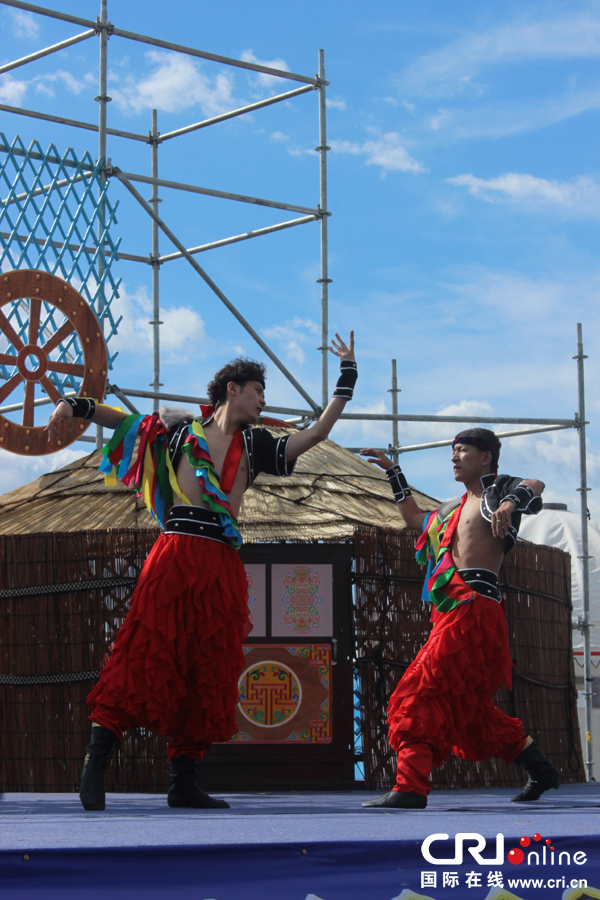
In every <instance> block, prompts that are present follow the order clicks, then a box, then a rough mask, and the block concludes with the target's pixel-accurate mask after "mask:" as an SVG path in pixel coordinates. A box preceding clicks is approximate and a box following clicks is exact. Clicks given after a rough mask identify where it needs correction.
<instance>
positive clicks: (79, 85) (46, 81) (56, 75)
mask: <svg viewBox="0 0 600 900" xmlns="http://www.w3.org/2000/svg"><path fill="white" fill-rule="evenodd" d="M57 82H58V83H59V84H63V85H64V86H65V87H66V88H67V90H68V91H70V92H71V93H72V94H75V95H77V94H80V93H81V92H82V90H83V89H84V88H85V87H87V85H86V79H85V78H84V79H83V80H82V81H78V80H77V78H75V76H74V75H72V74H71V73H70V72H65V71H63V70H62V69H61V70H60V71H58V72H52V73H50V74H48V75H39V76H36V77H35V78H32V79H31V82H30V83H31V84H35V88H36V90H37V91H40V92H41V93H44V94H48V95H49V96H50V97H54V90H53V85H54V84H56V83H57Z"/></svg>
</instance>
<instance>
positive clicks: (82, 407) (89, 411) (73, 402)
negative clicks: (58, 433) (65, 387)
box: [58, 397, 96, 420]
mask: <svg viewBox="0 0 600 900" xmlns="http://www.w3.org/2000/svg"><path fill="white" fill-rule="evenodd" d="M61 401H62V402H63V403H68V404H69V406H70V407H71V409H72V410H73V415H74V416H75V417H76V418H78V419H88V420H89V419H93V418H94V413H95V412H96V401H95V400H92V398H91V397H61V398H60V400H59V401H58V402H59V403H60V402H61Z"/></svg>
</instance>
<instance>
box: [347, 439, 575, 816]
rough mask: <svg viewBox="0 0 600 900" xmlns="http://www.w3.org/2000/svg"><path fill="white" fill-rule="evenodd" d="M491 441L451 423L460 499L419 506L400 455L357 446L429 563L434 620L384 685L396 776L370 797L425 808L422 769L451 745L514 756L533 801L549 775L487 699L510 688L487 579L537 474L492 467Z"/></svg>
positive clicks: (492, 578) (472, 755)
mask: <svg viewBox="0 0 600 900" xmlns="http://www.w3.org/2000/svg"><path fill="white" fill-rule="evenodd" d="M500 446H501V445H500V441H499V440H498V438H497V437H496V435H495V434H494V433H493V432H492V431H488V430H487V429H486V428H470V429H467V430H466V431H461V432H460V434H457V435H456V437H455V438H454V442H453V444H452V466H453V469H454V478H455V480H456V481H462V482H463V484H464V485H465V487H466V489H467V491H466V493H465V494H464V496H463V497H462V499H461V500H452V501H449V502H448V503H445V504H443V505H442V506H441V507H440V508H439V509H438V510H436V511H435V512H433V513H429V514H425V513H423V512H422V511H421V510H420V509H419V507H418V506H417V504H416V502H415V500H414V498H413V496H412V492H411V490H410V488H409V486H408V483H407V481H406V478H405V476H404V474H403V472H402V470H401V469H400V466H398V465H394V464H393V463H392V461H391V460H390V459H388V458H387V456H385V454H384V453H382V452H381V451H380V450H372V449H371V450H362V451H361V453H362V455H363V456H369V457H370V459H369V462H371V463H375V464H377V465H379V466H381V468H382V469H385V470H386V474H387V477H388V479H389V481H390V485H391V487H392V490H393V491H394V497H395V499H396V502H397V503H398V509H399V510H400V515H401V516H402V518H403V519H404V522H405V523H406V525H407V526H408V527H409V528H414V529H415V530H417V531H421V532H422V534H421V537H420V538H419V539H418V541H417V560H418V561H419V562H423V563H427V562H428V563H429V566H428V571H427V576H426V581H425V588H424V592H423V594H424V599H425V600H431V601H432V603H433V615H432V621H433V630H432V632H431V635H430V636H429V639H428V640H427V642H426V644H425V645H424V646H423V647H422V648H421V650H420V651H419V653H418V654H417V656H416V658H415V660H414V661H413V662H412V663H411V665H410V666H409V667H408V669H407V670H406V673H405V674H404V676H403V677H402V680H401V681H400V683H399V685H398V686H397V688H396V690H395V691H394V693H393V694H392V697H391V699H390V704H389V709H388V723H389V737H390V743H391V745H392V747H393V748H394V750H397V751H398V769H397V778H396V784H395V785H394V787H393V788H392V790H391V791H390V792H389V793H388V794H384V796H382V797H378V798H377V799H376V800H371V801H368V802H367V803H363V804H362V805H363V806H369V807H393V808H395V809H425V807H426V806H427V795H428V794H429V791H430V790H431V786H430V783H429V774H430V772H431V769H432V768H433V767H434V766H440V765H441V764H442V763H443V761H444V760H445V759H446V757H447V756H448V754H449V752H450V751H451V750H453V751H454V753H455V755H456V756H458V757H460V758H462V759H472V760H483V759H488V758H489V757H491V756H497V757H500V758H501V759H504V761H505V762H507V763H509V762H515V763H516V764H517V765H518V766H521V767H522V768H524V769H525V770H526V772H527V773H528V775H529V780H528V782H527V785H526V786H525V788H524V789H523V790H522V791H521V793H520V794H519V795H518V796H516V797H513V800H514V801H515V802H525V801H530V800H538V799H539V797H540V796H541V795H542V794H543V793H544V791H547V790H548V789H549V788H557V787H558V785H559V782H560V775H559V772H558V770H557V769H555V768H554V766H553V765H552V763H550V762H549V760H548V759H546V757H545V756H544V755H543V754H542V753H541V751H540V750H539V748H538V746H537V745H536V744H535V742H534V741H533V740H532V739H531V738H530V737H526V736H525V733H524V731H523V726H522V724H521V722H520V721H519V719H512V718H509V717H508V716H506V715H505V714H504V713H503V712H501V711H500V710H499V709H498V708H497V707H496V706H494V702H493V695H494V694H495V692H496V691H497V690H498V688H499V687H500V686H501V685H502V684H506V685H507V686H508V687H509V688H510V687H511V676H512V660H511V656H510V650H509V646H508V629H507V626H506V619H505V617H504V611H503V609H502V598H501V596H500V592H499V589H498V572H499V570H500V566H501V564H502V559H503V557H504V556H505V555H506V554H507V553H508V552H509V551H510V550H512V548H513V547H514V546H515V544H516V542H517V533H518V530H519V525H520V522H521V515H522V513H537V512H539V511H540V509H541V508H542V501H541V497H540V494H541V493H542V491H543V490H544V484H543V482H541V481H538V480H536V479H528V480H526V481H521V479H519V478H511V477H510V476H509V475H498V474H497V472H498V457H499V455H500Z"/></svg>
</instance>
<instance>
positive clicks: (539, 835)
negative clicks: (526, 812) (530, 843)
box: [533, 832, 542, 841]
mask: <svg viewBox="0 0 600 900" xmlns="http://www.w3.org/2000/svg"><path fill="white" fill-rule="evenodd" d="M533 839H534V841H541V839H542V836H541V834H538V833H537V832H536V833H535V834H534V836H533Z"/></svg>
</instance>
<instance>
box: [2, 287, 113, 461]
mask: <svg viewBox="0 0 600 900" xmlns="http://www.w3.org/2000/svg"><path fill="white" fill-rule="evenodd" d="M23 298H26V299H28V300H29V328H28V332H27V335H28V337H27V343H24V342H23V341H22V340H21V338H20V337H19V335H18V334H17V332H16V331H15V329H14V328H13V326H12V325H11V323H10V322H9V320H8V318H7V316H6V315H5V313H4V312H3V311H2V307H3V306H5V305H6V304H9V303H12V302H14V301H15V300H21V299H23ZM42 301H45V302H46V303H48V304H50V305H51V306H55V307H56V309H57V310H58V311H59V312H60V313H62V314H63V315H64V317H65V322H64V323H63V324H62V325H61V326H60V327H59V328H58V329H57V330H56V331H55V332H54V334H53V335H52V336H51V337H50V338H49V339H48V340H47V341H46V342H45V343H44V344H39V343H38V338H39V331H40V319H41V313H42ZM0 331H1V332H2V333H3V334H4V336H5V337H6V338H8V340H9V342H10V343H11V344H12V346H13V347H14V349H15V350H16V353H17V355H16V357H15V356H14V354H9V353H0V365H5V366H10V367H11V368H12V367H14V366H16V368H17V372H16V374H15V375H13V376H12V378H9V379H8V381H6V382H5V384H3V385H2V387H0V404H2V403H4V402H5V401H6V399H7V398H8V397H9V396H10V394H12V392H13V391H15V390H17V389H19V388H21V386H22V385H23V382H25V385H24V388H25V398H24V404H23V419H22V424H21V425H18V424H17V423H15V422H12V421H10V420H9V419H7V418H5V417H4V416H3V415H0V448H3V449H4V450H10V451H11V453H19V454H22V455H23V456H44V455H46V454H47V453H54V452H55V451H56V450H57V449H62V448H63V447H67V446H68V445H69V444H72V443H73V441H75V440H76V439H77V438H78V437H80V435H82V434H83V433H84V431H85V430H86V429H87V428H88V426H89V425H90V423H89V422H86V421H84V420H83V419H73V420H69V421H68V422H67V420H62V421H61V422H60V423H59V427H58V429H57V431H58V439H55V440H53V441H52V443H49V442H48V439H47V435H46V433H45V432H44V430H43V426H42V425H40V426H38V427H36V426H35V425H34V421H33V419H34V410H35V406H34V402H33V401H34V399H35V386H36V384H38V385H39V386H40V387H43V388H44V390H45V391H46V394H47V395H48V397H49V398H50V400H52V401H53V402H54V403H56V402H57V401H58V400H60V397H61V394H60V392H59V391H58V390H57V388H56V387H55V385H54V384H53V382H52V381H51V380H50V378H48V375H47V374H46V373H47V372H57V373H59V374H61V375H73V376H74V377H75V378H80V379H81V384H80V387H79V396H80V397H93V398H94V399H95V400H100V401H101V400H102V399H103V397H104V391H105V390H106V380H107V369H108V365H107V354H106V344H105V343H104V338H103V336H102V331H101V329H100V326H99V324H98V319H97V318H96V316H95V314H94V312H93V310H92V308H91V307H90V306H89V304H88V303H87V302H86V301H85V300H84V299H83V297H82V296H81V294H80V293H78V291H76V290H75V289H74V288H73V287H71V286H70V285H69V284H67V283H66V282H65V281H63V280H62V278H58V277H57V276H56V275H49V274H48V273H47V272H37V271H35V270H34V269H19V270H17V271H14V272H5V273H3V274H2V275H0ZM73 332H76V334H77V336H78V337H79V340H80V342H81V347H82V350H83V359H84V361H83V363H69V362H57V361H55V360H53V359H50V354H51V353H52V351H53V350H56V349H57V348H58V346H59V345H60V344H61V342H62V341H64V340H66V339H67V338H68V337H69V335H70V334H72V333H73ZM31 357H33V358H35V360H36V361H37V366H36V367H35V368H31V361H30V358H31Z"/></svg>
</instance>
